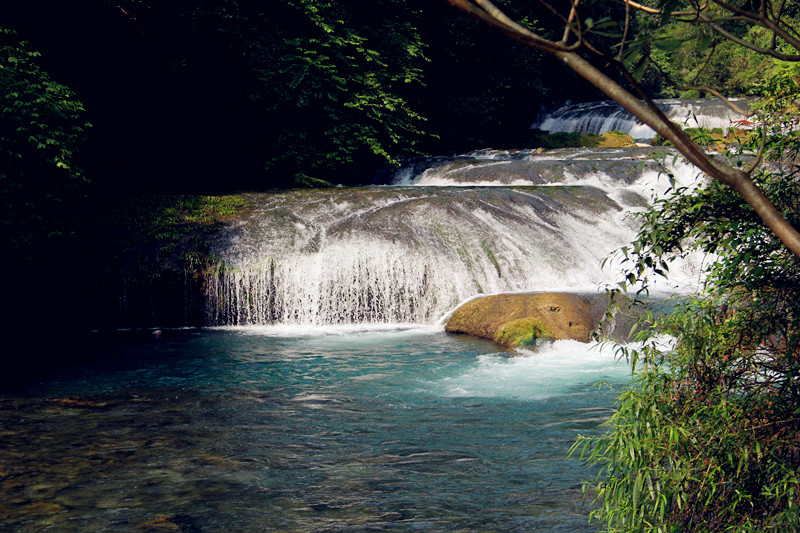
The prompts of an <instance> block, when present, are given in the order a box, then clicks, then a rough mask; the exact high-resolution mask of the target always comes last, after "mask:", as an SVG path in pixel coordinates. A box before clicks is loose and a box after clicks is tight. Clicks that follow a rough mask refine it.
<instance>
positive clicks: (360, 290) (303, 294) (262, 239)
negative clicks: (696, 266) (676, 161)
mask: <svg viewBox="0 0 800 533" xmlns="http://www.w3.org/2000/svg"><path fill="white" fill-rule="evenodd" d="M644 155H645V154H644V153H643V152H641V151H636V150H635V149H634V150H632V151H631V150H629V151H624V150H620V151H616V152H614V153H613V154H609V153H608V152H605V153H600V152H591V151H586V150H577V151H575V150H573V151H561V152H556V153H552V152H551V153H547V154H535V153H529V152H516V153H513V154H508V153H490V152H485V153H478V154H471V155H470V156H468V157H467V156H465V158H464V159H462V160H461V162H458V161H449V162H444V163H440V164H439V165H437V166H436V167H434V168H431V169H428V170H427V171H425V172H423V173H422V174H421V175H418V176H416V178H415V179H414V180H413V181H410V182H409V180H407V179H406V181H405V183H406V185H405V186H388V187H387V186H383V187H366V188H355V189H351V188H348V189H345V188H340V189H327V190H298V191H288V192H282V193H276V194H270V195H261V196H259V197H258V198H257V200H255V201H256V202H257V203H258V207H257V208H256V209H255V210H254V212H253V213H252V215H251V217H250V219H249V220H247V221H244V222H243V223H241V224H239V225H238V226H236V227H232V228H229V229H228V230H227V231H225V232H223V233H222V234H221V236H220V238H219V240H218V241H217V242H216V243H215V244H214V246H213V250H212V251H213V252H214V253H215V254H216V255H217V256H218V257H220V259H221V260H222V264H223V265H224V266H221V267H220V268H219V270H218V272H216V274H215V275H213V276H211V277H210V278H209V280H208V293H209V296H210V297H209V310H208V317H209V322H210V323H212V324H229V325H245V324H273V323H280V324H310V325H327V324H347V323H350V324H352V323H362V324H363V323H417V324H431V323H434V322H436V321H437V320H439V319H440V318H441V317H442V316H443V315H444V314H445V313H446V312H447V311H448V310H449V309H451V308H453V307H454V306H455V305H457V304H458V303H459V302H461V301H463V300H464V299H467V298H469V297H472V296H474V295H476V294H479V293H499V292H512V291H514V292H518V291H542V290H574V291H595V290H597V288H598V287H600V286H603V285H606V284H613V283H614V282H615V281H616V280H615V276H616V272H614V271H613V269H607V270H603V269H602V268H601V266H600V264H601V261H602V260H603V259H604V258H605V257H606V256H607V255H608V254H610V253H611V252H612V251H614V250H616V249H618V248H619V247H621V246H623V245H625V244H627V243H629V242H630V240H631V239H632V238H633V236H634V235H635V232H636V222H635V221H634V220H633V219H632V218H631V217H630V216H629V213H630V212H631V211H634V210H637V209H641V208H642V206H643V205H645V204H646V203H647V202H648V200H649V199H650V197H651V195H652V194H653V193H654V192H658V191H657V190H656V189H659V188H660V189H662V190H663V189H664V188H666V187H667V186H668V185H667V180H666V178H663V179H661V180H657V179H656V176H657V175H658V173H659V171H658V169H657V168H656V167H655V166H653V165H652V164H646V163H644V159H643V158H644ZM464 161H467V162H468V164H464ZM503 163H505V165H503ZM503 166H505V167H506V168H505V169H502V168H501V170H500V171H498V168H499V167H503ZM454 167H455V168H454ZM509 168H513V169H516V170H515V172H517V173H518V174H519V175H520V176H527V179H528V181H527V182H525V181H519V180H518V179H517V178H514V181H515V185H518V184H519V183H523V182H524V183H528V184H534V183H536V184H538V185H536V186H524V187H522V186H515V187H508V186H507V185H506V181H507V178H508V176H509V174H508V169H509ZM459 169H461V172H460V173H459ZM672 171H673V173H674V174H675V175H676V176H677V177H678V178H679V180H683V181H684V182H686V183H688V182H690V181H692V180H693V179H694V178H695V177H696V171H694V169H693V168H692V167H689V166H681V165H677V166H676V167H675V168H673V169H672ZM401 176H402V173H401ZM520 179H521V178H520ZM475 183H481V184H483V185H489V184H491V185H500V186H494V187H490V186H482V187H476V186H475V185H474V184H475ZM434 184H435V185H436V186H432V185H434ZM452 185H460V186H458V187H455V186H452ZM689 274H690V275H691V274H694V273H692V272H690V273H689Z"/></svg>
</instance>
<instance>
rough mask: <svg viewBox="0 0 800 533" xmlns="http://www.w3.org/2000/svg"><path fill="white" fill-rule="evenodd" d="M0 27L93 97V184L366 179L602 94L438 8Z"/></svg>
mask: <svg viewBox="0 0 800 533" xmlns="http://www.w3.org/2000/svg"><path fill="white" fill-rule="evenodd" d="M516 4H517V9H518V10H520V11H521V7H522V5H523V4H524V3H520V2H517V3H516ZM524 7H525V9H526V10H527V11H526V12H524V13H522V12H520V13H516V12H515V10H514V9H511V12H512V13H513V14H516V15H519V16H520V17H521V18H524V17H525V16H527V17H528V18H527V19H525V20H526V21H527V22H528V23H530V24H531V25H534V26H537V27H538V26H540V25H542V24H543V23H542V22H540V21H539V20H534V19H532V18H531V13H533V15H534V16H536V17H540V18H541V19H542V20H543V21H546V20H547V19H549V18H553V17H552V16H551V15H550V14H549V13H544V12H542V13H538V12H537V8H536V7H535V6H534V7H533V11H532V12H531V11H530V8H531V6H524ZM551 22H552V23H553V24H552V25H553V28H554V29H553V31H557V30H558V22H559V21H558V20H552V21H551ZM0 27H3V28H5V29H11V30H15V31H16V32H17V34H18V36H19V38H20V39H21V40H23V41H26V42H27V45H28V47H29V48H30V49H32V50H36V51H39V52H41V54H42V55H41V58H40V65H41V67H42V69H43V70H44V71H46V72H48V73H49V74H50V75H51V76H52V78H53V79H55V80H56V81H58V82H60V83H62V84H64V85H66V86H67V87H69V88H70V89H72V90H73V91H74V92H75V93H76V95H77V98H78V99H79V100H80V101H81V102H82V103H83V105H84V108H85V109H86V115H85V117H86V120H88V121H89V122H90V123H91V124H92V128H91V130H90V131H89V133H88V142H87V143H86V144H85V145H84V146H82V147H81V149H80V152H79V161H80V164H81V167H82V168H83V169H84V170H85V173H86V175H87V176H89V177H90V178H91V180H92V182H93V183H94V186H95V187H96V188H99V189H111V190H116V191H125V190H135V191H143V190H145V191H155V192H182V193H189V192H202V193H222V192H230V191H235V190H240V189H250V190H264V189H269V188H273V187H285V186H293V185H294V184H295V183H296V180H298V179H301V180H302V178H303V177H310V178H313V179H321V180H325V181H329V182H334V183H343V184H357V183H365V182H366V183H368V182H369V181H370V179H371V175H372V173H373V172H374V171H375V170H376V169H377V168H379V167H380V166H381V165H384V164H386V163H388V162H391V161H394V160H396V158H398V157H404V156H411V155H414V154H436V155H440V154H447V153H452V152H457V151H464V150H469V149H474V148H485V147H488V146H495V147H498V146H503V147H511V146H515V145H519V146H521V145H523V144H524V143H525V136H526V134H527V131H528V129H529V127H530V125H531V123H532V122H533V120H534V118H535V117H536V115H537V113H538V112H539V111H540V109H541V108H542V107H544V106H551V105H553V104H554V103H556V102H563V101H565V100H568V99H579V100H586V99H593V98H599V95H598V94H595V93H594V92H593V91H592V90H590V89H587V86H586V85H585V84H583V83H581V82H579V81H577V80H576V79H575V78H574V76H573V75H572V74H571V73H569V72H568V71H567V69H565V68H563V67H562V66H561V65H559V64H558V62H557V61H556V60H554V59H551V58H549V57H544V56H543V55H542V54H538V53H535V52H533V51H531V50H530V49H528V48H526V47H524V46H522V45H519V44H517V43H515V42H513V41H511V40H509V39H506V38H502V37H500V36H498V35H497V34H496V32H494V31H492V30H490V29H488V28H486V27H484V26H483V25H481V24H479V23H477V22H475V21H473V20H470V19H468V18H466V17H464V16H463V14H461V13H460V12H458V11H456V10H454V9H453V8H451V7H450V6H449V5H448V4H447V3H446V2H444V1H427V0H407V1H406V0H402V1H401V0H379V1H361V0H348V1H344V2H307V1H305V2H304V1H289V0H282V1H270V2H259V1H254V0H251V1H247V0H245V1H239V2H231V1H225V0H211V1H202V2H198V1H188V0H169V1H158V2H156V1H129V2H112V1H109V0H86V1H83V2H59V1H53V0H26V1H24V2H3V3H2V5H0ZM357 98H361V99H362V101H361V102H358V101H355V100H357ZM359 105H360V107H359Z"/></svg>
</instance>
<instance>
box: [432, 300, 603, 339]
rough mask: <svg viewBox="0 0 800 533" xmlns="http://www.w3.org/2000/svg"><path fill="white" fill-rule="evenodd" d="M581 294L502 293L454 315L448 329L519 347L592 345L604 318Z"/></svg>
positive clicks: (469, 304)
mask: <svg viewBox="0 0 800 533" xmlns="http://www.w3.org/2000/svg"><path fill="white" fill-rule="evenodd" d="M597 315H598V313H597V311H594V312H593V309H592V302H591V301H590V300H589V299H588V298H585V297H583V296H580V295H578V294H569V293H538V294H498V295H494V296H486V297H482V298H476V299H474V300H470V301H469V302H467V303H465V304H464V305H462V306H461V307H460V308H458V309H457V310H456V312H455V313H453V316H452V317H451V318H450V320H449V321H448V323H447V325H446V326H445V330H447V331H449V332H453V333H466V334H468V335H474V336H476V337H482V338H484V339H491V340H494V341H495V342H497V343H499V344H502V345H504V346H508V347H509V348H515V347H517V346H530V345H534V344H536V342H537V341H539V340H558V339H572V340H577V341H581V342H589V340H590V339H591V335H592V332H593V331H594V330H595V329H596V328H597V325H598V323H599V320H600V316H597Z"/></svg>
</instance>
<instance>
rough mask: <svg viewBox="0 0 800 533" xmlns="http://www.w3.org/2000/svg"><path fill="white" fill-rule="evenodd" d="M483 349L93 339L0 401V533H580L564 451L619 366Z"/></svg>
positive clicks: (327, 336)
mask: <svg viewBox="0 0 800 533" xmlns="http://www.w3.org/2000/svg"><path fill="white" fill-rule="evenodd" d="M497 349H498V348H497V347H496V346H495V345H494V344H493V343H489V342H485V341H481V340H477V339H473V338H469V337H465V336H453V335H448V334H446V333H443V332H440V331H436V330H434V329H414V330H392V329H388V330H380V331H355V330H352V329H348V328H329V329H325V330H319V329H314V330H299V329H280V328H230V329H215V330H202V331H177V332H175V331H173V332H170V331H167V332H164V334H163V335H162V336H160V337H155V336H152V335H146V336H134V335H130V336H122V337H114V338H111V339H98V346H97V347H96V348H95V352H96V354H95V355H97V359H96V361H97V362H95V363H93V364H88V365H86V366H85V367H83V368H82V369H81V370H79V371H78V370H75V371H73V372H71V373H69V374H67V375H63V376H60V377H58V378H55V379H50V380H48V381H43V382H40V383H34V384H31V385H26V386H21V387H19V389H18V390H16V391H13V392H5V393H3V394H2V395H0V441H1V442H2V443H3V446H2V447H0V529H3V530H8V531H42V530H52V531H375V530H377V531H409V530H422V531H462V532H463V531H504V532H505V531H593V530H594V528H593V527H591V526H589V524H588V519H587V514H588V506H587V504H586V503H585V502H584V499H583V496H582V493H581V489H580V482H581V480H582V479H586V478H590V477H591V475H592V473H591V471H590V470H589V469H587V468H586V467H585V466H584V465H582V464H580V463H579V462H578V461H576V460H573V459H568V458H566V453H567V450H568V448H569V446H570V444H571V443H572V442H573V440H574V439H575V437H576V435H577V434H578V433H583V434H587V433H592V432H595V431H598V425H599V424H600V423H601V422H602V421H603V420H605V419H607V417H608V416H609V415H610V412H611V410H610V408H611V405H612V404H613V401H614V394H613V393H611V392H610V391H608V390H606V389H604V388H598V387H597V386H595V383H596V382H598V381H600V380H607V381H609V382H610V383H616V384H619V383H624V382H625V381H626V380H627V373H628V371H627V368H626V367H625V366H624V365H623V364H618V363H615V361H614V356H613V353H612V351H611V350H605V351H601V350H599V349H598V348H597V347H590V346H587V345H582V344H580V343H575V342H569V341H562V342H558V343H555V344H554V345H552V346H551V347H548V348H546V349H544V350H543V351H542V352H539V353H536V354H531V353H527V354H524V353H523V354H513V353H508V352H497ZM103 361H105V362H103Z"/></svg>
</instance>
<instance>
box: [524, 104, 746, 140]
mask: <svg viewBox="0 0 800 533" xmlns="http://www.w3.org/2000/svg"><path fill="white" fill-rule="evenodd" d="M656 103H657V104H658V107H659V108H660V109H661V110H662V111H663V112H664V113H665V114H666V115H667V116H668V117H669V118H670V119H671V120H672V121H673V122H675V123H677V124H680V125H681V126H682V127H684V128H696V127H702V128H726V127H729V126H730V125H731V123H732V122H733V121H736V120H740V119H742V118H744V117H742V116H741V115H739V114H737V113H735V112H734V111H733V110H732V109H731V108H730V107H728V106H727V105H725V103H724V102H722V101H721V100H719V99H717V98H707V99H695V100H688V99H672V100H656ZM736 104H737V105H738V106H740V107H741V106H744V107H745V108H746V107H747V103H746V102H745V101H742V100H738V101H736ZM531 127H532V128H539V129H541V130H544V131H549V132H551V133H555V132H560V131H564V132H578V133H606V132H608V131H621V132H623V133H628V134H630V135H631V136H632V137H633V138H634V139H651V138H652V137H653V136H654V135H655V132H654V131H653V130H652V129H651V128H650V127H649V126H645V125H644V124H642V123H641V122H639V121H638V120H637V119H636V118H634V117H633V115H631V114H630V113H629V112H627V111H626V110H625V109H623V108H622V107H621V106H620V105H619V104H617V103H616V102H613V101H610V100H608V101H602V102H585V103H580V104H567V105H564V106H562V107H560V108H558V109H556V110H555V111H552V112H549V113H546V114H544V115H543V116H541V117H540V118H539V119H538V120H537V121H536V122H535V123H534V124H533V125H532V126H531Z"/></svg>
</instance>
